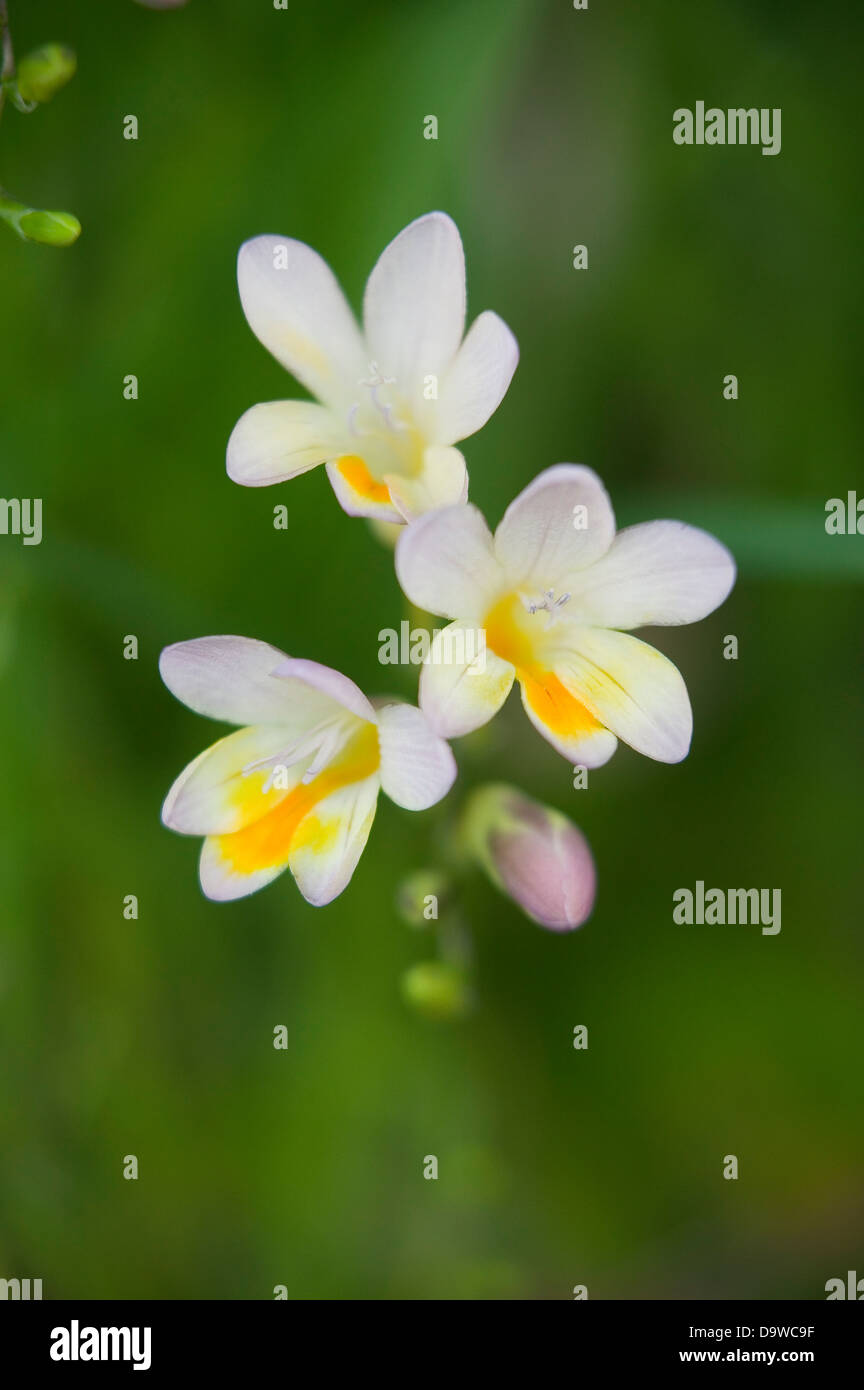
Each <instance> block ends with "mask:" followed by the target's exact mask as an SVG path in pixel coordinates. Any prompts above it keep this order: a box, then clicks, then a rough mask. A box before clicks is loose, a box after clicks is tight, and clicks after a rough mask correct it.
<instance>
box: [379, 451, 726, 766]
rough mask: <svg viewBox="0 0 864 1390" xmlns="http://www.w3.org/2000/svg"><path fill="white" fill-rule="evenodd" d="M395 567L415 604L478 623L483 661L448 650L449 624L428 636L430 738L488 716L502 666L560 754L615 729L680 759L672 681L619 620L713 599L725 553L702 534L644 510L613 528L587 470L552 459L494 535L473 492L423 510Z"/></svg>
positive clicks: (634, 621)
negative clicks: (465, 499) (462, 501)
mask: <svg viewBox="0 0 864 1390" xmlns="http://www.w3.org/2000/svg"><path fill="white" fill-rule="evenodd" d="M396 569H397V573H398V575H399V580H400V583H401V585H402V588H403V589H404V591H405V593H406V594H407V595H408V597H409V598H410V599H411V600H412V601H413V602H414V603H416V604H418V605H419V606H420V607H421V608H425V609H427V610H428V611H429V612H431V613H438V614H442V615H445V616H447V617H449V618H452V619H455V620H456V623H458V624H461V625H462V626H471V627H473V628H475V629H480V630H481V631H482V632H483V633H484V634H485V645H486V650H485V654H484V655H485V666H484V669H483V670H480V669H479V666H478V663H477V662H476V661H475V662H474V663H471V662H470V660H469V661H465V662H460V661H457V660H452V659H451V660H449V661H448V660H447V656H448V651H449V652H450V653H453V652H454V651H456V650H457V649H458V645H457V644H456V643H455V642H453V641H452V640H449V641H446V642H445V638H446V636H447V634H448V633H451V635H452V628H453V624H451V626H450V627H449V628H445V629H444V630H443V632H442V633H441V634H440V635H439V637H438V638H436V640H435V641H434V642H433V644H432V648H431V651H430V656H429V661H428V663H427V664H426V665H425V666H424V668H423V672H422V675H421V682H420V706H421V708H422V709H423V710H424V712H425V713H426V714H427V715H428V716H429V719H430V722H431V723H432V725H433V727H434V728H435V729H436V730H437V732H438V733H439V734H441V735H442V736H443V737H445V738H452V737H454V736H455V735H458V734H466V733H468V732H470V731H471V730H472V729H476V728H479V727H480V725H481V724H485V723H486V722H487V720H489V719H491V717H492V715H493V714H495V712H496V711H497V710H498V709H499V708H500V707H501V705H502V704H503V703H504V701H505V699H506V698H507V695H508V693H509V691H510V688H511V686H512V684H513V680H514V678H515V679H518V681H519V684H520V686H521V689H522V703H523V705H524V707H525V710H526V712H527V714H528V717H529V719H530V720H531V722H532V723H533V724H534V725H535V727H536V728H537V729H538V730H539V732H540V733H541V734H542V735H543V737H544V738H546V739H547V740H548V741H549V743H551V744H552V747H553V748H555V749H557V751H558V752H559V753H561V754H563V756H564V757H566V758H568V759H569V760H570V761H571V762H573V763H581V764H583V765H584V766H586V767H598V766H599V765H600V764H601V763H605V762H606V761H607V760H608V759H609V758H610V757H611V756H612V754H613V752H614V751H615V748H616V746H617V740H618V739H619V738H620V739H623V740H624V742H625V743H629V744H630V746H631V747H632V748H635V749H636V750H637V751H638V752H640V753H645V754H647V755H648V757H651V758H657V759H659V761H661V762H669V763H674V762H678V761H680V759H681V758H684V757H686V755H687V752H688V749H689V746H690V738H691V734H692V727H693V719H692V713H691V709H690V701H689V699H688V696H687V690H686V688H685V685H684V681H683V680H682V678H681V675H680V674H679V672H678V670H677V668H676V667H675V666H674V665H673V664H672V662H671V661H669V660H668V659H667V657H665V656H662V655H661V654H660V652H658V651H656V650H655V649H654V648H653V647H650V646H648V644H647V643H645V642H642V641H640V640H639V639H638V638H636V637H632V636H630V635H629V633H628V632H627V631H622V629H628V628H637V627H643V626H646V625H653V624H660V625H665V624H678V623H692V622H696V621H697V620H698V619H699V618H704V617H705V616H706V615H707V614H708V613H710V612H712V611H713V609H715V608H717V607H718V605H719V604H721V603H722V602H723V600H724V599H725V598H726V596H727V594H728V593H729V591H730V589H731V588H732V585H733V583H734V579H735V564H734V561H733V559H732V557H731V555H730V554H729V552H728V551H727V550H726V548H725V546H723V545H721V544H720V542H719V541H717V540H715V539H714V538H713V537H712V536H709V535H708V534H707V533H706V532H704V531H700V530H697V529H696V528H695V527H692V526H686V525H684V524H683V523H682V522H680V521H652V522H647V523H644V524H642V525H638V526H630V527H627V528H626V529H625V530H623V531H621V532H619V534H618V535H617V536H616V534H615V518H614V515H613V512H612V506H611V503H610V501H609V498H608V496H607V494H606V491H605V489H604V487H603V484H602V483H601V482H600V479H599V478H598V477H597V475H596V474H595V473H593V472H592V471H591V470H590V469H589V468H583V467H581V466H578V465H576V464H569V463H562V464H558V465H557V466H556V467H554V468H549V469H547V470H546V471H545V472H544V473H541V474H540V475H539V476H538V477H537V478H535V479H534V481H533V482H532V483H531V484H530V485H529V486H528V487H527V488H526V489H525V491H524V492H522V493H520V495H519V496H518V497H517V498H516V499H515V501H514V502H512V503H511V505H510V506H509V507H508V509H507V512H506V513H505V516H504V519H503V520H502V522H501V525H500V526H499V527H498V530H497V531H496V533H495V536H494V538H493V536H492V535H491V533H490V531H489V528H488V527H487V525H486V522H485V521H484V519H483V517H482V516H481V514H480V512H479V511H478V510H477V508H476V507H473V506H464V507H445V508H441V509H440V510H438V511H435V512H430V513H429V514H428V515H426V516H424V517H421V518H420V519H419V520H418V521H416V522H414V523H413V524H412V525H411V526H409V527H408V528H407V530H405V531H404V532H403V534H402V535H401V536H400V539H399V543H398V545H397V549H396ZM463 649H464V650H467V651H468V652H470V651H471V650H472V648H471V647H470V646H469V647H466V648H463ZM473 650H474V651H476V650H477V645H476V644H475V646H474V648H473ZM466 677H467V678H466Z"/></svg>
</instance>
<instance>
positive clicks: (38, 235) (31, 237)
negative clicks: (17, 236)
mask: <svg viewBox="0 0 864 1390" xmlns="http://www.w3.org/2000/svg"><path fill="white" fill-rule="evenodd" d="M18 229H19V231H20V233H21V235H22V236H23V237H24V238H25V240H27V241H38V242H41V244H42V245H43V246H71V245H72V243H73V241H77V240H78V238H79V236H80V235H81V223H80V222H79V221H78V218H77V217H74V216H73V215H72V213H71V212H39V211H36V210H33V211H31V212H27V213H25V214H24V216H23V217H21V218H19V220H18Z"/></svg>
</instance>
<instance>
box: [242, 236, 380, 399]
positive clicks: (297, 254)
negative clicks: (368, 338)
mask: <svg viewBox="0 0 864 1390" xmlns="http://www.w3.org/2000/svg"><path fill="white" fill-rule="evenodd" d="M237 284H238V286H239V289H240V299H241V301H242V304H243V311H244V313H245V315H246V318H247V319H248V321H249V327H250V328H251V329H252V332H253V333H254V334H255V336H256V337H257V338H258V339H259V341H260V342H262V343H263V344H264V346H265V347H266V348H267V349H268V351H269V352H272V354H273V356H274V357H275V358H276V360H277V361H278V362H281V363H282V366H283V367H287V369H288V371H289V372H291V373H293V375H294V376H295V377H296V378H297V380H298V381H301V382H302V383H303V385H304V386H305V387H306V388H307V390H309V391H311V393H312V395H313V396H317V397H318V398H319V400H322V401H325V402H327V403H328V404H332V405H334V406H338V407H339V408H340V410H341V409H342V408H343V406H344V405H345V402H346V401H347V400H348V398H349V397H350V396H351V393H352V392H353V391H355V390H356V383H357V382H358V381H359V380H360V378H361V377H362V375H363V372H364V370H365V368H366V352H365V349H364V346H363V339H362V336H361V334H360V330H359V328H358V327H357V323H356V321H355V319H354V315H353V314H352V313H351V310H350V308H349V307H348V303H347V301H346V299H345V296H344V295H343V293H342V291H341V289H340V288H339V284H338V282H337V280H336V277H335V276H334V274H333V272H332V270H331V269H330V267H329V266H328V265H327V263H326V261H324V260H322V258H321V257H320V256H319V255H318V253H317V251H313V250H312V248H311V247H310V246H306V245H304V243H303V242H302V241H294V240H292V239H291V238H290V237H278V236H259V237H255V238H254V239H253V240H252V241H247V242H246V243H245V244H244V245H243V246H241V248H240V254H239V256H238V258H237Z"/></svg>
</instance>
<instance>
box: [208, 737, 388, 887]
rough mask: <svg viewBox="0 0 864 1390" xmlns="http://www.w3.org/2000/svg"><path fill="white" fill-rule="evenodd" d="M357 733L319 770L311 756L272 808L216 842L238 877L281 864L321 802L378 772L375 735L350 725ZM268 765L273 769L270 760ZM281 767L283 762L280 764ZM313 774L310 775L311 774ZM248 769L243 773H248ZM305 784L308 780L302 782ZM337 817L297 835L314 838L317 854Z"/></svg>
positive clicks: (318, 758) (317, 823)
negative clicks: (297, 779) (298, 778)
mask: <svg viewBox="0 0 864 1390" xmlns="http://www.w3.org/2000/svg"><path fill="white" fill-rule="evenodd" d="M355 723H356V724H357V726H358V727H357V728H355V729H354V730H353V732H352V733H350V734H349V736H348V738H347V739H345V740H344V741H343V742H342V744H341V747H340V749H339V752H338V753H337V754H336V756H335V757H333V758H332V759H331V760H328V761H327V762H326V764H325V765H324V766H322V765H321V761H320V757H318V756H316V757H315V758H314V759H313V761H312V763H311V764H310V766H309V768H308V769H307V771H306V773H305V775H304V778H303V780H302V781H301V782H298V784H297V786H296V787H294V789H293V790H292V791H290V792H288V794H287V796H285V797H284V798H283V799H282V800H281V801H280V802H279V804H278V805H277V806H273V807H272V808H271V809H270V810H266V811H265V812H264V814H263V815H262V816H260V817H259V819H258V820H256V821H253V822H252V824H251V825H247V826H245V827H244V829H243V830H236V831H234V833H233V834H229V835H220V836H218V846H219V851H220V853H221V855H222V857H223V858H224V859H226V860H227V861H228V862H230V863H231V864H232V865H233V867H234V869H235V870H236V871H237V872H238V873H242V874H250V873H255V872H257V871H258V870H260V869H272V868H276V867H277V866H278V865H281V864H285V863H286V862H287V860H288V856H289V854H290V853H291V848H292V845H293V844H294V843H295V842H296V840H297V837H298V832H299V831H301V826H303V823H304V822H306V821H307V817H308V816H309V813H310V811H313V810H314V809H315V807H316V806H318V805H319V803H320V802H322V801H323V800H324V798H325V797H328V796H330V794H331V793H332V792H337V791H341V790H342V788H343V787H347V786H350V785H351V784H352V783H354V782H362V781H364V780H365V778H367V777H371V776H372V775H373V773H375V772H377V771H378V766H379V763H380V761H381V753H380V748H379V744H378V729H377V728H376V726H375V725H374V724H370V723H369V721H368V720H366V719H359V718H357V719H355ZM267 761H268V762H276V763H277V764H278V756H277V758H276V759H268V760H267ZM283 765H284V761H283ZM316 765H317V766H318V768H319V770H318V771H317V772H315V773H314V774H313V768H315V767H316ZM252 770H253V769H252V767H251V766H250V768H246V769H244V772H249V771H252ZM307 779H308V780H307ZM338 823H339V817H338V816H334V817H332V818H331V819H330V820H326V819H324V820H322V819H320V818H315V824H314V825H309V824H308V822H307V825H306V826H305V827H304V828H303V831H302V833H303V835H304V836H305V835H306V834H307V831H308V833H309V834H310V836H314V838H315V839H316V843H318V845H319V847H320V848H321V849H325V848H326V847H327V843H329V840H328V835H330V832H331V830H332V831H333V833H335V827H336V826H337V825H338Z"/></svg>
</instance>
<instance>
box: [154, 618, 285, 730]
mask: <svg viewBox="0 0 864 1390" xmlns="http://www.w3.org/2000/svg"><path fill="white" fill-rule="evenodd" d="M285 660H287V658H286V656H285V653H284V652H280V651H279V649H278V647H271V646H270V645H269V643H267V642H256V641H254V640H253V639H252V638H249V637H198V638H196V639H195V640H194V641H192V642H176V643H175V644H174V645H173V646H172V647H166V648H165V650H164V651H163V652H162V655H161V656H160V658H159V673H160V675H161V677H162V679H163V681H164V682H165V684H166V685H167V687H168V689H169V690H170V691H171V693H172V695H176V696H177V699H178V700H182V701H183V704H184V705H188V706H189V708H190V709H194V710H195V711H196V713H197V714H206V715H207V717H208V718H210V719H224V720H225V722H226V723H228V724H271V723H282V722H283V720H284V719H288V720H289V721H292V719H293V716H292V711H291V702H290V698H289V692H287V691H286V689H285V686H284V684H283V683H282V682H281V681H278V680H274V678H273V671H274V669H275V668H276V667H277V666H278V665H279V664H280V662H283V661H285Z"/></svg>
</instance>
